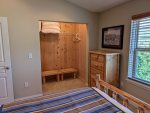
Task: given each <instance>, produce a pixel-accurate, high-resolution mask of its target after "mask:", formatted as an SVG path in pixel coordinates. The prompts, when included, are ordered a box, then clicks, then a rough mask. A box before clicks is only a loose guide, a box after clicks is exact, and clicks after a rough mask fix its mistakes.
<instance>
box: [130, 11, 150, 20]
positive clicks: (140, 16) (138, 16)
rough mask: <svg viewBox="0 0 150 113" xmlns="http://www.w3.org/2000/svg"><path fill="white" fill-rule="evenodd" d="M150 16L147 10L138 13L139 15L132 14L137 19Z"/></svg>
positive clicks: (133, 18)
mask: <svg viewBox="0 0 150 113" xmlns="http://www.w3.org/2000/svg"><path fill="white" fill-rule="evenodd" d="M149 16H150V12H146V13H142V14H137V15H133V16H132V20H136V19H140V18H145V17H149Z"/></svg>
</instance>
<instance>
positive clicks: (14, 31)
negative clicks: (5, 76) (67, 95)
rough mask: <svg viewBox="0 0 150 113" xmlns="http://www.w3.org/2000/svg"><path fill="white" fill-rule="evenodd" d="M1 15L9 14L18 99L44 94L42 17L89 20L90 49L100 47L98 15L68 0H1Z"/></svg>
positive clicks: (14, 78) (15, 88)
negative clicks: (39, 23) (98, 40)
mask: <svg viewBox="0 0 150 113" xmlns="http://www.w3.org/2000/svg"><path fill="white" fill-rule="evenodd" d="M0 16H6V17H8V24H9V36H10V46H11V59H12V71H13V82H14V93H15V98H21V97H26V96H32V95H36V94H40V93H42V88H41V74H40V73H41V63H40V42H39V34H38V20H52V21H65V22H81V23H82V22H83V23H88V27H89V48H90V50H92V49H96V48H97V46H98V44H97V37H98V25H97V23H98V14H94V13H90V12H88V11H86V10H83V9H81V8H79V7H76V6H74V5H71V4H69V3H68V2H65V1H64V0H0ZM29 52H32V53H33V59H32V60H29V59H28V53H29ZM25 81H28V82H29V87H28V88H24V82H25Z"/></svg>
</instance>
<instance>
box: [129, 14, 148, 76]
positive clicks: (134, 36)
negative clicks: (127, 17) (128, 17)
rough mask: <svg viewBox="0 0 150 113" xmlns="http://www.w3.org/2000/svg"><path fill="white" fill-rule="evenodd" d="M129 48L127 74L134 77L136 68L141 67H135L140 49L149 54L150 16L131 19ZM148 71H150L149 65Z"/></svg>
mask: <svg viewBox="0 0 150 113" xmlns="http://www.w3.org/2000/svg"><path fill="white" fill-rule="evenodd" d="M129 49H130V50H129V61H128V76H129V77H132V78H136V71H137V69H141V68H137V67H138V66H137V64H138V63H139V62H138V60H139V59H138V57H137V55H138V54H139V52H140V51H144V52H147V54H148V55H150V16H149V17H144V18H140V19H133V20H132V21H131V33H130V48H129ZM147 61H149V59H147ZM149 62H150V61H149ZM148 71H149V72H150V66H149V70H148ZM149 78H150V73H149Z"/></svg>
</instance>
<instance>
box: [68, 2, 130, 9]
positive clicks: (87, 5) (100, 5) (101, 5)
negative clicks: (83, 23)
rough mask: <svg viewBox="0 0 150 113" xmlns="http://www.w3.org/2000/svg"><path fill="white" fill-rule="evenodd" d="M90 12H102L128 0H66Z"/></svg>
mask: <svg viewBox="0 0 150 113" xmlns="http://www.w3.org/2000/svg"><path fill="white" fill-rule="evenodd" d="M67 1H69V2H71V3H73V4H75V5H77V6H79V7H82V8H84V9H87V10H89V11H91V12H102V11H104V10H107V9H110V8H112V7H115V6H117V5H120V4H123V3H125V2H128V1H130V0H67Z"/></svg>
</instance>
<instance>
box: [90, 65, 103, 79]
mask: <svg viewBox="0 0 150 113" xmlns="http://www.w3.org/2000/svg"><path fill="white" fill-rule="evenodd" d="M96 74H100V77H101V79H102V80H104V72H103V71H100V70H97V69H94V68H92V67H91V68H90V76H91V77H92V78H95V79H96Z"/></svg>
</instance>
